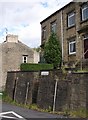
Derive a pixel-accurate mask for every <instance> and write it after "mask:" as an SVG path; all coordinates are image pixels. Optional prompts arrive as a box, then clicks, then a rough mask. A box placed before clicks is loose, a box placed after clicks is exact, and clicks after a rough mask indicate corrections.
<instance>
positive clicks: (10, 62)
mask: <svg viewBox="0 0 88 120" xmlns="http://www.w3.org/2000/svg"><path fill="white" fill-rule="evenodd" d="M37 55H38V53H37ZM23 56H27V63H34V62H35V63H38V57H37V59H35V51H34V50H33V49H32V48H29V47H28V46H27V45H25V44H23V43H22V42H20V41H19V40H18V36H17V35H7V36H6V41H4V42H3V43H2V44H0V66H1V67H0V83H1V84H0V85H1V86H0V89H4V86H5V83H6V79H7V71H19V70H20V65H21V63H23Z"/></svg>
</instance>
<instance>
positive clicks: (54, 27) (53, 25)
mask: <svg viewBox="0 0 88 120" xmlns="http://www.w3.org/2000/svg"><path fill="white" fill-rule="evenodd" d="M51 32H54V33H56V21H55V22H52V23H51Z"/></svg>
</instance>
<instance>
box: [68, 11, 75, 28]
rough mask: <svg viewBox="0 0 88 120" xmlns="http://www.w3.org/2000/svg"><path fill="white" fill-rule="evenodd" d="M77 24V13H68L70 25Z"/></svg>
mask: <svg viewBox="0 0 88 120" xmlns="http://www.w3.org/2000/svg"><path fill="white" fill-rule="evenodd" d="M74 25H75V13H74V12H71V13H69V14H68V27H71V26H74Z"/></svg>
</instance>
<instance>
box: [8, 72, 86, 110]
mask: <svg viewBox="0 0 88 120" xmlns="http://www.w3.org/2000/svg"><path fill="white" fill-rule="evenodd" d="M41 72H42V71H39V72H8V77H7V84H6V91H7V93H8V95H9V96H10V97H11V98H12V99H13V100H15V101H17V102H18V103H23V104H32V103H36V104H37V105H38V106H39V107H40V108H44V109H51V110H52V109H53V105H54V97H55V85H56V81H57V88H56V100H55V110H56V111H63V110H65V109H69V110H77V109H79V108H85V109H86V107H87V99H88V95H87V89H88V73H67V74H63V73H62V72H61V71H59V70H57V71H48V72H49V74H46V75H45V73H44V74H42V75H41ZM45 72H47V71H45Z"/></svg>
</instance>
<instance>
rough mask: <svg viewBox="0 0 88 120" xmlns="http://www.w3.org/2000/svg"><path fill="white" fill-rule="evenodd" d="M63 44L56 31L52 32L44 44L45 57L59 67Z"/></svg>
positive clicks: (48, 61)
mask: <svg viewBox="0 0 88 120" xmlns="http://www.w3.org/2000/svg"><path fill="white" fill-rule="evenodd" d="M61 56H62V55H61V45H60V43H59V39H58V37H57V36H56V34H55V33H51V35H50V37H49V39H48V41H47V42H46V43H45V46H44V58H45V61H46V62H47V63H49V64H53V66H54V68H57V67H58V65H59V66H60V64H61V60H62V59H61Z"/></svg>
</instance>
